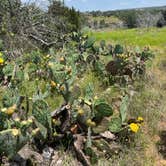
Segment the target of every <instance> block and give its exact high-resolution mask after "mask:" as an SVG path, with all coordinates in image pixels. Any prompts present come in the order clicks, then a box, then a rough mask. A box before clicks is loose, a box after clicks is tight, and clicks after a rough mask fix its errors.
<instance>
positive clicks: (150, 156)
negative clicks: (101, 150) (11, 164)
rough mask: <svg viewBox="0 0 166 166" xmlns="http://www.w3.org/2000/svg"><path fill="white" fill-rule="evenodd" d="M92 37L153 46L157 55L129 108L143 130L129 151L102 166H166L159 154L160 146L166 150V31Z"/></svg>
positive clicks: (97, 33) (108, 32)
mask: <svg viewBox="0 0 166 166" xmlns="http://www.w3.org/2000/svg"><path fill="white" fill-rule="evenodd" d="M89 35H91V36H94V37H95V38H96V40H97V41H100V40H106V42H108V43H120V44H125V45H126V46H132V47H133V46H134V47H135V46H139V47H144V46H151V48H152V49H153V50H154V52H155V55H156V57H155V59H154V60H153V61H152V62H150V63H151V65H150V67H149V68H148V69H147V75H146V79H145V81H143V82H142V81H138V82H137V83H136V85H135V86H136V87H138V89H139V91H138V92H139V93H137V94H136V95H135V97H134V98H133V100H132V104H131V105H130V107H129V112H130V116H142V117H144V119H145V124H144V128H143V129H142V131H141V132H140V133H139V134H138V135H137V138H136V140H135V142H133V146H131V148H130V149H128V150H126V151H124V152H122V154H121V155H120V157H118V158H115V159H113V160H111V161H105V160H104V161H102V160H101V162H100V163H99V165H113V166H114V165H119V166H123V165H124V166H126V165H131V166H135V165H138V166H165V165H166V160H165V158H164V157H165V155H166V151H165V150H163V151H161V152H162V153H159V151H160V148H159V146H158V145H161V144H162V145H161V146H162V148H166V143H165V141H164V138H163V135H165V133H166V106H165V101H166V95H165V94H166V75H165V72H166V28H162V29H157V28H151V29H131V30H114V31H112V30H106V31H91V32H89Z"/></svg>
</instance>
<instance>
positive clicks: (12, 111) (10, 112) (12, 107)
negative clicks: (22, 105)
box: [5, 104, 17, 115]
mask: <svg viewBox="0 0 166 166" xmlns="http://www.w3.org/2000/svg"><path fill="white" fill-rule="evenodd" d="M16 108H17V106H16V104H14V105H13V106H11V107H9V108H8V109H7V110H6V112H5V113H6V114H8V115H12V114H13V113H14V112H15V110H16Z"/></svg>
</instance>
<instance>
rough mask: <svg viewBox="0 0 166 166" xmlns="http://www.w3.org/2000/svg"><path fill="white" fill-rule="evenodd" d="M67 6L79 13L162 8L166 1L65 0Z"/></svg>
mask: <svg viewBox="0 0 166 166" xmlns="http://www.w3.org/2000/svg"><path fill="white" fill-rule="evenodd" d="M65 3H66V5H67V6H70V7H71V6H73V7H75V8H76V9H79V10H80V11H92V10H103V11H105V10H116V9H130V8H140V7H152V6H164V5H166V0H65Z"/></svg>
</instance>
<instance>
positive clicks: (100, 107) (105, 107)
mask: <svg viewBox="0 0 166 166" xmlns="http://www.w3.org/2000/svg"><path fill="white" fill-rule="evenodd" d="M94 109H95V117H98V118H103V117H105V116H111V115H112V114H113V109H112V107H111V106H110V105H109V104H107V103H106V102H105V101H104V100H102V99H98V100H96V101H95V104H94Z"/></svg>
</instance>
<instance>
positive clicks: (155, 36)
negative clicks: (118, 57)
mask: <svg viewBox="0 0 166 166" xmlns="http://www.w3.org/2000/svg"><path fill="white" fill-rule="evenodd" d="M89 35H90V36H94V37H95V38H96V41H101V40H106V41H107V42H109V43H112V42H113V43H119V44H124V45H127V46H140V47H144V46H155V47H156V46H160V47H164V46H166V28H161V29H157V28H150V29H127V30H126V29H124V30H105V31H91V32H89Z"/></svg>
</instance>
